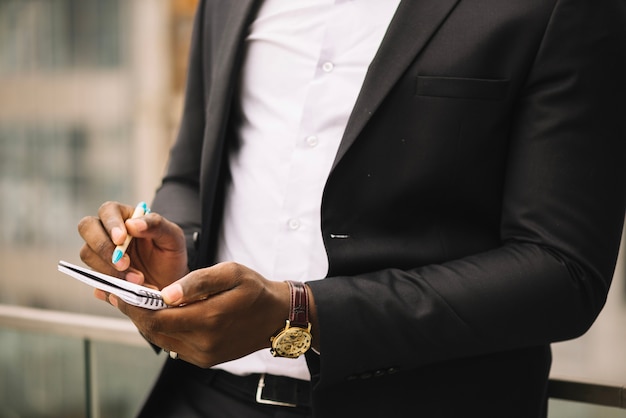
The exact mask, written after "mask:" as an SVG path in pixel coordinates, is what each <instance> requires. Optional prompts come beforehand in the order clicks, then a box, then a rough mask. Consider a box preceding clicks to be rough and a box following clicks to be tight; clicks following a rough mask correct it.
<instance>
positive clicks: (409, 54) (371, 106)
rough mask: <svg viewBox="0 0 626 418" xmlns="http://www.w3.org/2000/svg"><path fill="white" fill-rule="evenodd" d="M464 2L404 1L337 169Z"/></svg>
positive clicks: (345, 140)
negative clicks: (430, 42) (393, 91)
mask: <svg viewBox="0 0 626 418" xmlns="http://www.w3.org/2000/svg"><path fill="white" fill-rule="evenodd" d="M459 1H460V0H403V1H401V2H400V5H399V6H398V10H397V11H396V14H395V16H394V18H393V19H392V21H391V23H390V25H389V29H388V30H387V34H386V35H385V38H384V39H383V42H382V44H381V46H380V48H379V50H378V52H377V54H376V56H375V57H374V60H373V61H372V63H371V64H370V68H369V70H368V72H367V75H366V77H365V80H364V82H363V87H362V88H361V93H360V94H359V97H358V98H357V101H356V104H355V106H354V109H353V111H352V114H351V115H350V119H349V120H348V125H347V126H346V130H345V132H344V135H343V139H342V141H341V144H340V145H339V150H338V151H337V156H336V158H335V162H334V164H333V167H334V166H336V165H337V163H338V162H339V160H341V158H342V157H343V156H344V154H345V153H346V151H347V150H348V148H350V146H351V145H352V143H353V142H354V141H355V139H356V138H357V136H358V135H359V133H360V132H361V131H362V129H363V128H364V126H365V125H366V123H367V121H368V120H369V119H370V117H371V116H372V114H373V113H374V112H375V111H376V109H377V108H378V106H379V105H380V103H381V102H382V101H383V99H384V98H385V96H386V95H387V93H388V92H389V90H391V88H392V87H393V85H394V84H395V83H396V81H397V80H398V79H399V78H400V77H401V76H402V74H403V73H404V71H405V70H406V69H407V67H408V66H409V65H410V64H411V62H413V60H414V59H415V57H416V56H417V55H418V54H419V52H420V50H421V49H422V48H423V47H424V46H425V45H426V43H427V42H428V40H429V39H430V37H431V36H432V34H433V33H434V32H435V31H436V30H437V28H438V27H439V26H440V25H441V23H442V22H443V21H444V20H445V19H446V17H447V16H448V15H449V13H450V12H451V10H452V9H453V8H454V7H455V6H456V4H457V3H458V2H459Z"/></svg>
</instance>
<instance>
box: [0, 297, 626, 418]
mask: <svg viewBox="0 0 626 418" xmlns="http://www.w3.org/2000/svg"><path fill="white" fill-rule="evenodd" d="M0 328H9V329H13V330H17V331H23V332H35V333H49V334H50V333H51V334H54V335H61V336H67V337H73V338H78V339H82V340H83V347H84V349H83V350H84V351H83V352H84V361H85V382H86V385H87V388H86V392H85V393H86V397H87V399H86V409H87V410H86V415H87V416H88V417H90V418H96V417H98V415H99V413H98V408H97V405H98V391H97V388H96V383H95V379H94V376H93V370H94V369H95V367H94V364H93V359H92V351H93V349H92V342H94V341H99V342H107V343H118V344H123V345H130V346H140V347H145V346H146V341H145V340H144V339H143V338H142V337H141V336H140V335H139V333H138V332H137V329H136V328H135V326H134V325H133V324H132V322H130V321H129V320H125V319H116V318H107V317H102V316H94V315H85V314H77V313H69V312H59V311H52V310H47V309H35V308H26V307H20V306H11V305H2V304H0ZM549 396H550V398H553V399H561V400H566V401H573V402H581V403H585V404H591V405H597V406H606V407H614V408H621V409H626V387H625V386H616V385H610V384H603V383H597V382H583V381H572V380H568V379H561V378H557V377H554V376H553V377H552V378H551V379H550V384H549Z"/></svg>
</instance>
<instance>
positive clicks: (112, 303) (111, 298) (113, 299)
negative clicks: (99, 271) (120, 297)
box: [109, 295, 117, 308]
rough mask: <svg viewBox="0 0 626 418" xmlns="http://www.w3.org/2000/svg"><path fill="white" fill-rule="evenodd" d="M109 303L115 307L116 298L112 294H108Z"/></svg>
mask: <svg viewBox="0 0 626 418" xmlns="http://www.w3.org/2000/svg"><path fill="white" fill-rule="evenodd" d="M109 303H110V304H111V305H113V306H115V307H116V308H117V298H116V297H115V296H113V295H109Z"/></svg>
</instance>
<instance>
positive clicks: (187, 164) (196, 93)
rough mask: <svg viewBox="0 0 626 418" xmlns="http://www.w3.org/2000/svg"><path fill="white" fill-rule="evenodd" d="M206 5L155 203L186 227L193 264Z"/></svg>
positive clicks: (198, 221) (197, 228)
mask: <svg viewBox="0 0 626 418" xmlns="http://www.w3.org/2000/svg"><path fill="white" fill-rule="evenodd" d="M202 8H203V2H200V5H199V6H198V10H197V12H196V14H195V21H194V30H193V34H192V40H191V49H190V58H189V67H188V73H187V86H186V94H185V102H184V109H183V115H182V119H181V124H180V129H179V133H178V137H177V140H176V142H175V144H174V146H173V147H172V149H171V151H170V157H169V162H168V168H167V172H166V174H165V176H164V178H163V181H162V184H161V186H160V187H159V189H158V190H157V193H156V195H155V197H154V201H153V203H152V210H153V211H155V212H158V213H160V214H161V215H163V216H164V217H166V218H167V219H169V220H171V221H173V222H175V223H176V224H178V225H179V226H180V227H181V228H183V231H184V232H185V236H186V238H187V250H188V258H189V264H190V266H191V265H193V263H194V260H195V257H196V254H195V252H196V247H197V243H196V240H195V237H196V233H197V232H199V231H200V229H201V213H200V160H201V154H202V152H201V151H202V143H203V135H204V131H205V129H204V127H205V123H206V121H205V107H206V106H205V103H204V97H205V96H204V95H205V93H206V92H205V88H206V85H205V83H204V79H203V62H202V48H203V46H202V45H203V39H202V35H201V33H202V18H203V13H202Z"/></svg>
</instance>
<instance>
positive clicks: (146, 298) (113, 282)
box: [57, 260, 167, 310]
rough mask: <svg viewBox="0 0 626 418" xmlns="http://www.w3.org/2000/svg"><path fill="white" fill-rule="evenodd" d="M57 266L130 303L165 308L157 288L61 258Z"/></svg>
mask: <svg viewBox="0 0 626 418" xmlns="http://www.w3.org/2000/svg"><path fill="white" fill-rule="evenodd" d="M57 268H58V270H59V271H60V272H62V273H65V274H67V275H68V276H71V277H73V278H75V279H77V280H80V281H81V282H83V283H87V284H88V285H90V286H93V287H95V288H97V289H100V290H103V291H105V292H109V293H112V294H114V295H115V296H118V297H119V298H120V299H122V300H123V301H124V302H126V303H129V304H131V305H134V306H139V307H142V308H146V309H152V310H157V309H163V308H167V305H166V304H165V302H163V298H162V297H161V294H160V293H159V292H158V291H157V290H154V289H150V288H149V287H145V286H141V285H138V284H136V283H131V282H127V281H126V280H122V279H119V278H117V277H113V276H109V275H107V274H103V273H99V272H97V271H93V270H90V269H88V268H85V267H80V266H77V265H74V264H71V263H68V262H67V261H63V260H60V261H59V264H58V266H57Z"/></svg>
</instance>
